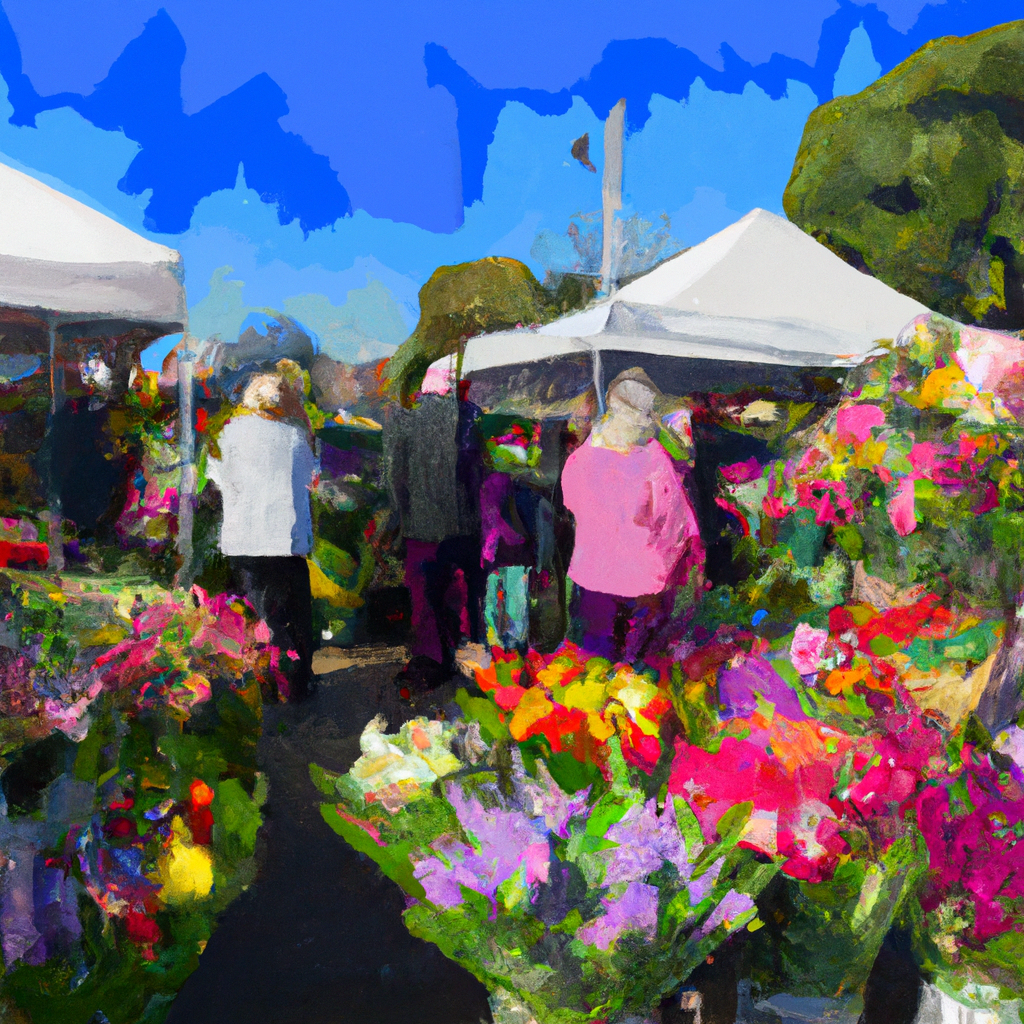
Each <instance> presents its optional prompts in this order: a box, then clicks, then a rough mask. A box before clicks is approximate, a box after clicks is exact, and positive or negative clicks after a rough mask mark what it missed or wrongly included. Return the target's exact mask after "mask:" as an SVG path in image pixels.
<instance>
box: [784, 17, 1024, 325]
mask: <svg viewBox="0 0 1024 1024" xmlns="http://www.w3.org/2000/svg"><path fill="white" fill-rule="evenodd" d="M1022 176H1024V22H1020V21H1018V22H1012V23H1010V24H1007V25H1001V26H998V27H997V28H993V29H990V30H988V31H985V32H980V33H978V34H977V35H973V36H967V37H965V38H958V37H947V38H944V39H937V40H933V41H932V42H930V43H928V44H927V45H926V46H924V47H922V48H921V49H920V50H918V51H917V53H915V54H913V55H912V56H911V57H910V58H908V59H907V60H906V61H904V62H903V63H902V64H901V65H899V66H898V67H897V68H895V69H894V70H893V71H892V72H890V73H889V74H888V75H886V76H885V77H884V78H881V79H879V81H877V82H875V83H874V84H873V85H871V86H870V87H868V88H867V89H865V90H864V91H863V92H861V93H859V94H858V95H856V96H843V97H839V98H837V99H835V100H832V101H831V102H830V103H826V104H825V105H824V106H821V107H819V108H818V109H817V110H815V111H814V112H813V113H812V114H811V116H810V118H809V119H808V121H807V125H806V126H805V128H804V135H803V139H802V142H801V145H800V149H799V152H798V153H797V158H796V163H795V166H794V168H793V174H792V177H791V178H790V181H789V185H788V186H787V188H786V193H785V199H784V205H785V210H786V214H787V215H788V216H789V218H790V220H792V221H793V222H794V223H795V224H798V225H799V226H800V227H801V228H803V229H804V230H805V231H807V232H809V233H810V234H812V235H814V236H815V237H816V238H818V240H819V241H821V242H823V243H824V244H825V245H827V246H828V247H829V248H830V249H832V250H833V251H834V252H836V253H837V254H838V255H840V256H841V257H843V259H845V260H846V261H847V262H849V263H851V264H853V265H854V266H857V267H859V268H861V269H863V270H866V271H868V272H870V273H871V274H873V275H874V276H876V277H878V278H880V279H881V280H883V281H885V282H886V283H887V284H889V285H891V286H892V287H894V288H897V289H899V290H900V291H902V292H904V293H905V294H907V295H911V296H913V297H914V298H916V299H919V300H920V301H921V302H924V303H925V304H927V305H928V306H929V307H931V308H932V309H934V310H936V311H937V312H940V313H943V314H945V315H947V316H950V317H953V318H955V319H956V320H959V321H961V322H965V323H977V324H982V325H984V326H988V327H995V328H1000V329H1004V330H1019V329H1021V328H1024V287H1022V285H1024V237H1022V236H1024V182H1022Z"/></svg>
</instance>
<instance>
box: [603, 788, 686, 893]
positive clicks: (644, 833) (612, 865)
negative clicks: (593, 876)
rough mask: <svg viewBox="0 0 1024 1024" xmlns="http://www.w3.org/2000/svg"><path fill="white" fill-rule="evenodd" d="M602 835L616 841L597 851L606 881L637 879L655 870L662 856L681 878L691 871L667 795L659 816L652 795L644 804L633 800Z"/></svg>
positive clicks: (671, 804)
mask: <svg viewBox="0 0 1024 1024" xmlns="http://www.w3.org/2000/svg"><path fill="white" fill-rule="evenodd" d="M605 838H607V839H609V840H610V841H611V842H613V843H617V844H618V845H617V846H615V847H613V848H612V849H609V850H603V851H601V853H600V855H599V856H600V858H601V859H602V860H603V861H604V862H605V863H606V865H607V868H606V870H605V876H604V881H605V884H606V885H614V884H615V883H616V882H639V881H640V880H641V879H643V878H646V876H647V875H649V874H651V872H653V871H658V870H659V869H660V868H661V865H662V862H663V861H666V860H667V861H669V862H670V863H671V864H674V865H675V866H676V868H677V870H678V871H679V874H680V875H681V876H682V877H683V878H685V879H688V878H689V877H690V873H691V872H692V871H693V867H692V866H691V864H690V862H689V860H688V858H687V855H686V841H685V840H684V839H683V837H682V835H680V833H679V827H678V825H677V824H676V809H675V804H674V803H673V802H672V800H671V799H669V800H666V802H665V809H664V811H662V813H661V816H660V817H659V816H658V814H657V804H656V802H655V801H654V799H651V800H648V801H647V803H646V804H634V805H633V806H632V807H630V808H629V810H628V811H626V813H625V814H624V815H623V817H622V818H621V819H620V820H619V821H617V822H616V823H615V824H614V825H612V826H611V828H609V829H608V832H607V833H606V836H605Z"/></svg>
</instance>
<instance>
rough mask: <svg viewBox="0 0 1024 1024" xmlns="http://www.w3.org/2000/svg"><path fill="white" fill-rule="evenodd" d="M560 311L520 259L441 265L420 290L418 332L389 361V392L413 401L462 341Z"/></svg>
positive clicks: (546, 318)
mask: <svg viewBox="0 0 1024 1024" xmlns="http://www.w3.org/2000/svg"><path fill="white" fill-rule="evenodd" d="M563 301H565V302H567V301H568V295H566V296H565V297H563ZM560 312H561V309H560V307H558V306H556V305H555V304H554V301H553V299H552V296H550V295H549V294H548V293H547V292H546V291H545V290H544V288H543V287H542V286H541V284H540V282H539V281H538V280H537V279H536V278H535V277H534V276H533V273H532V272H531V271H530V268H529V267H527V266H526V264H524V263H520V262H519V261H518V260H513V259H506V258H505V257H502V256H488V257H487V258H486V259H482V260H475V261H474V262H472V263H459V264H456V265H455V266H450V267H438V269H437V270H435V271H434V273H433V274H431V275H430V280H429V281H427V283H426V284H425V285H424V286H423V287H422V288H421V289H420V319H419V323H418V324H417V325H416V330H414V331H413V333H412V335H410V337H409V338H408V339H407V340H406V341H405V342H404V343H403V344H402V345H400V346H399V348H398V351H397V352H396V353H395V354H394V355H393V356H392V357H391V359H390V360H389V361H388V364H387V368H386V370H385V376H384V390H385V391H386V392H387V393H389V394H390V395H391V396H392V397H395V398H397V397H401V398H402V399H403V401H408V400H409V399H410V397H411V396H412V395H413V394H414V393H415V391H416V389H417V388H418V387H419V385H420V383H421V382H422V380H423V375H424V374H425V373H426V372H427V369H428V367H429V366H430V364H431V363H433V362H434V361H435V360H436V359H440V358H441V357H442V356H446V355H453V354H454V353H455V352H457V351H458V347H459V341H460V339H466V338H471V337H473V336H474V335H477V334H485V333H488V332H490V331H502V330H508V329H509V328H512V327H516V326H517V325H529V324H537V323H547V322H548V321H549V320H553V319H554V318H555V317H556V316H557V315H558V314H559V313H560Z"/></svg>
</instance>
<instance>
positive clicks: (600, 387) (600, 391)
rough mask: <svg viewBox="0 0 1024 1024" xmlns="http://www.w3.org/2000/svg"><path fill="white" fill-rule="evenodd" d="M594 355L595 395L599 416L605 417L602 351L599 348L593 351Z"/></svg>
mask: <svg viewBox="0 0 1024 1024" xmlns="http://www.w3.org/2000/svg"><path fill="white" fill-rule="evenodd" d="M591 352H592V353H593V367H594V393H595V394H596V395H597V411H598V414H599V415H601V416H603V415H604V413H605V408H604V367H603V366H602V365H601V350H600V349H598V348H594V349H591Z"/></svg>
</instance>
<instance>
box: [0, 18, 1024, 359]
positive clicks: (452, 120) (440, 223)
mask: <svg viewBox="0 0 1024 1024" xmlns="http://www.w3.org/2000/svg"><path fill="white" fill-rule="evenodd" d="M1015 14H1019V4H1017V3H1016V2H1010V0H946V2H945V3H926V2H925V0H881V2H877V0H876V2H874V3H857V2H854V0H775V2H772V3H765V2H764V0H649V2H646V3H644V4H643V5H623V4H621V3H612V2H611V0H586V2H583V0H565V2H559V3H556V4H552V3H550V0H546V2H543V3H542V2H540V0H510V2H509V3H506V4H503V5H494V4H480V3H470V2H467V0H447V2H445V3H443V4H442V3H426V4H424V3H420V4H415V5H414V4H411V3H408V2H407V0H380V2H378V3H375V4H373V5H366V4H364V5H356V4H352V3H339V2H327V0H291V2H290V3H288V4H282V3H280V2H279V0H218V2H217V3H210V2H209V0H164V2H163V5H161V4H160V3H159V2H152V0H0V77H2V80H3V81H2V82H0V160H4V161H6V162H8V163H10V164H12V165H14V166H18V167H20V168H21V169H24V170H28V171H29V172H30V173H33V174H35V175H36V176H38V177H41V178H43V179H44V180H46V181H47V182H48V183H50V184H53V185H55V186H56V187H58V188H60V189H61V190H62V191H65V192H67V193H68V194H70V195H74V196H75V197H76V198H79V199H82V200H83V201H85V202H88V203H89V204H90V205H93V206H95V207H97V208H98V209H101V210H103V211H104V212H106V213H109V214H110V215H111V216H113V217H115V218H116V219H118V220H120V221H121V222H122V223H124V224H126V225H127V226H128V227H131V228H132V229H134V230H137V231H140V232H141V233H143V234H145V235H147V236H148V237H151V238H154V239H157V240H160V241H162V242H165V243H167V244H170V245H173V246H175V247H176V248H178V249H180V250H181V252H182V254H183V256H184V259H185V267H186V285H187V289H188V296H189V303H190V316H191V325H192V329H193V331H194V332H195V333H197V334H199V335H201V336H206V335H211V334H214V333H217V334H220V335H221V336H222V337H230V336H231V335H232V333H233V332H235V331H237V328H238V325H239V324H240V323H241V321H242V320H243V319H244V317H245V316H246V315H247V314H248V313H249V312H250V311H252V310H254V309H264V308H273V309H283V310H285V311H287V312H289V313H291V314H292V315H294V316H296V317H297V318H298V319H300V320H302V321H303V322H304V323H306V324H307V325H308V326H309V327H311V328H312V329H313V330H315V331H316V332H317V333H318V335H319V336H320V340H321V342H322V344H323V346H324V347H325V349H327V350H328V351H330V352H332V354H334V355H336V356H338V357H340V358H346V359H357V358H358V359H369V358H376V357H379V356H381V355H385V354H387V353H388V352H389V351H391V350H392V349H393V347H394V346H395V345H396V344H398V343H399V342H400V341H401V340H402V339H403V337H404V335H405V333H407V331H408V330H409V329H410V328H411V326H412V325H413V324H414V323H415V319H416V315H417V301H416V294H417V291H418V289H419V287H420V286H421V285H422V284H423V282H424V281H425V280H426V279H427V278H428V277H429V276H430V273H431V272H432V271H433V270H434V268H435V267H437V266H438V265H441V264H445V263H455V262H461V261H464V260H470V259H476V258H478V257H481V256H485V255H503V256H513V257H516V258H518V259H522V260H524V261H526V262H527V263H529V264H530V265H531V267H532V268H533V269H534V271H535V272H536V273H538V275H543V272H544V270H545V268H544V266H542V265H540V264H539V263H538V262H537V261H536V259H535V258H534V257H533V256H532V255H531V248H534V249H535V251H536V252H543V251H550V248H551V247H548V248H547V250H545V247H543V246H540V247H534V241H535V239H536V238H537V236H538V234H540V233H541V232H546V233H547V234H548V236H552V235H561V234H564V232H565V230H566V228H567V226H568V223H569V219H570V218H571V217H572V216H573V215H574V214H576V213H586V212H590V211H593V210H596V209H598V208H599V207H600V175H599V174H592V173H590V172H588V171H587V170H586V169H585V168H583V167H582V166H580V165H579V164H578V163H576V162H575V161H573V160H572V159H571V157H570V155H569V147H570V145H571V142H572V140H573V139H575V138H576V137H577V136H579V135H581V134H582V133H583V132H589V133H590V139H591V157H592V159H593V160H594V162H595V163H596V164H597V165H598V168H599V169H600V156H601V152H602V123H603V118H604V117H605V116H606V114H607V112H608V109H609V108H610V107H611V106H612V105H613V104H614V103H615V102H616V101H617V100H618V99H619V98H620V97H623V96H624V97H626V100H627V141H626V152H625V179H624V189H625V197H624V198H625V202H626V211H625V212H626V213H627V214H628V213H631V212H635V213H639V214H641V215H643V216H644V217H646V218H648V219H655V218H657V217H658V216H659V215H662V214H667V215H668V216H669V218H670V220H671V224H672V234H673V235H674V237H675V238H676V239H677V240H678V242H679V243H681V244H693V243H695V242H699V241H700V240H701V239H702V238H704V237H706V236H707V235H708V234H710V233H712V232H714V231H716V230H718V229H720V228H721V227H724V226H725V225H726V224H728V223H729V222H731V221H732V220H734V219H736V217H738V216H740V215H742V214H744V213H746V212H747V211H748V210H749V209H751V208H752V207H754V206H763V207H766V208H768V209H772V210H775V211H778V212H781V202H782V192H783V189H784V187H785V184H786V181H787V179H788V177H789V173H790V170H791V168H792V163H793V157H794V155H795V153H796V149H797V146H798V144H799V140H800V136H801V132H802V129H803V124H804V122H805V120H806V118H807V115H808V114H809V113H810V112H811V110H812V109H813V108H814V107H815V106H816V105H817V104H818V103H821V102H825V101H827V100H828V99H830V98H831V97H832V96H833V95H837V94H843V93H853V92H857V91H859V90H860V89H862V88H864V87H865V86H866V85H868V84H870V83H871V82H872V81H874V80H875V79H876V78H877V77H878V76H879V75H880V74H884V73H885V72H887V71H889V70H891V69H892V68H893V67H894V66H895V65H896V64H898V63H899V62H900V61H901V60H903V59H905V58H906V57H907V56H909V55H910V53H912V52H913V51H914V50H915V49H917V48H918V47H919V46H921V45H922V44H923V43H924V42H926V41H927V40H929V39H931V38H934V37H936V36H939V35H947V34H966V33H969V32H973V31H978V30H980V29H983V28H986V27H989V26H991V25H994V24H999V23H1001V22H1003V21H1006V20H1009V19H1010V18H1012V17H1013V16H1014V15H1015Z"/></svg>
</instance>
